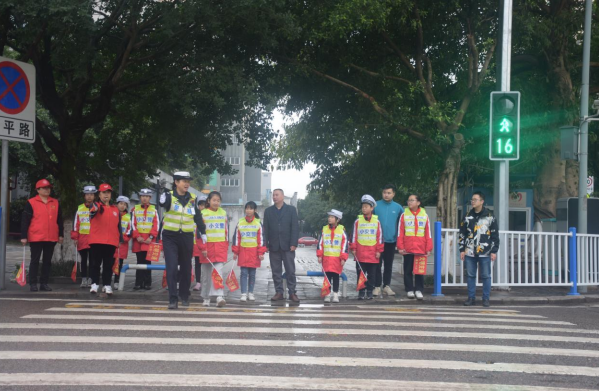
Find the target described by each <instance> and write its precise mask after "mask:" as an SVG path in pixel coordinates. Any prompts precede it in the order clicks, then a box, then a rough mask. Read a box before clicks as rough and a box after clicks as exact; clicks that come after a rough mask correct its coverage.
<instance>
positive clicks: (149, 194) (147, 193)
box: [139, 189, 152, 196]
mask: <svg viewBox="0 0 599 391" xmlns="http://www.w3.org/2000/svg"><path fill="white" fill-rule="evenodd" d="M139 195H140V196H143V195H146V196H151V195H152V190H151V189H141V190H140V191H139Z"/></svg>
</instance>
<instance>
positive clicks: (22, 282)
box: [17, 259, 27, 286]
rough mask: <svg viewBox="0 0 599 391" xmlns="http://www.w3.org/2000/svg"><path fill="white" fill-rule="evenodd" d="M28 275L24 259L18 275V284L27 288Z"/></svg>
mask: <svg viewBox="0 0 599 391" xmlns="http://www.w3.org/2000/svg"><path fill="white" fill-rule="evenodd" d="M26 274H27V273H26V272H25V260H24V259H23V262H22V263H21V268H20V269H19V272H18V273H17V284H19V285H21V286H25V284H27V280H26V276H25V275H26Z"/></svg>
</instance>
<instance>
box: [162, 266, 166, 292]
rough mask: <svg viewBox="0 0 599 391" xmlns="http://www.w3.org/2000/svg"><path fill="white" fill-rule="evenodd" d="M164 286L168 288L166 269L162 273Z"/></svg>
mask: <svg viewBox="0 0 599 391" xmlns="http://www.w3.org/2000/svg"><path fill="white" fill-rule="evenodd" d="M162 287H163V288H166V270H165V271H164V273H162Z"/></svg>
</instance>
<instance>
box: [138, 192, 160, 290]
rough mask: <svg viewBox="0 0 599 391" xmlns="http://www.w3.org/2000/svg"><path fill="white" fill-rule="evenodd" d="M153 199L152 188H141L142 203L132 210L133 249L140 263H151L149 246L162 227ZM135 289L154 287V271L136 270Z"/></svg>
mask: <svg viewBox="0 0 599 391" xmlns="http://www.w3.org/2000/svg"><path fill="white" fill-rule="evenodd" d="M151 199H152V190H150V189H141V190H140V191H139V202H140V203H139V205H135V207H134V208H133V210H131V239H132V240H133V246H132V250H131V251H133V253H134V254H135V256H136V257H137V264H138V265H149V264H150V263H151V262H150V261H148V260H146V257H147V255H148V247H149V246H150V243H152V241H153V240H155V239H156V238H158V231H159V228H160V222H159V220H158V210H156V207H155V206H154V205H151V204H150V200H151ZM133 289H134V290H139V289H145V290H150V289H152V271H151V270H136V271H135V285H134V286H133Z"/></svg>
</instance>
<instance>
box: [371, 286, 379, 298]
mask: <svg viewBox="0 0 599 391" xmlns="http://www.w3.org/2000/svg"><path fill="white" fill-rule="evenodd" d="M380 294H381V288H379V287H378V286H377V287H376V288H374V290H373V291H372V296H379V295H380Z"/></svg>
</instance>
